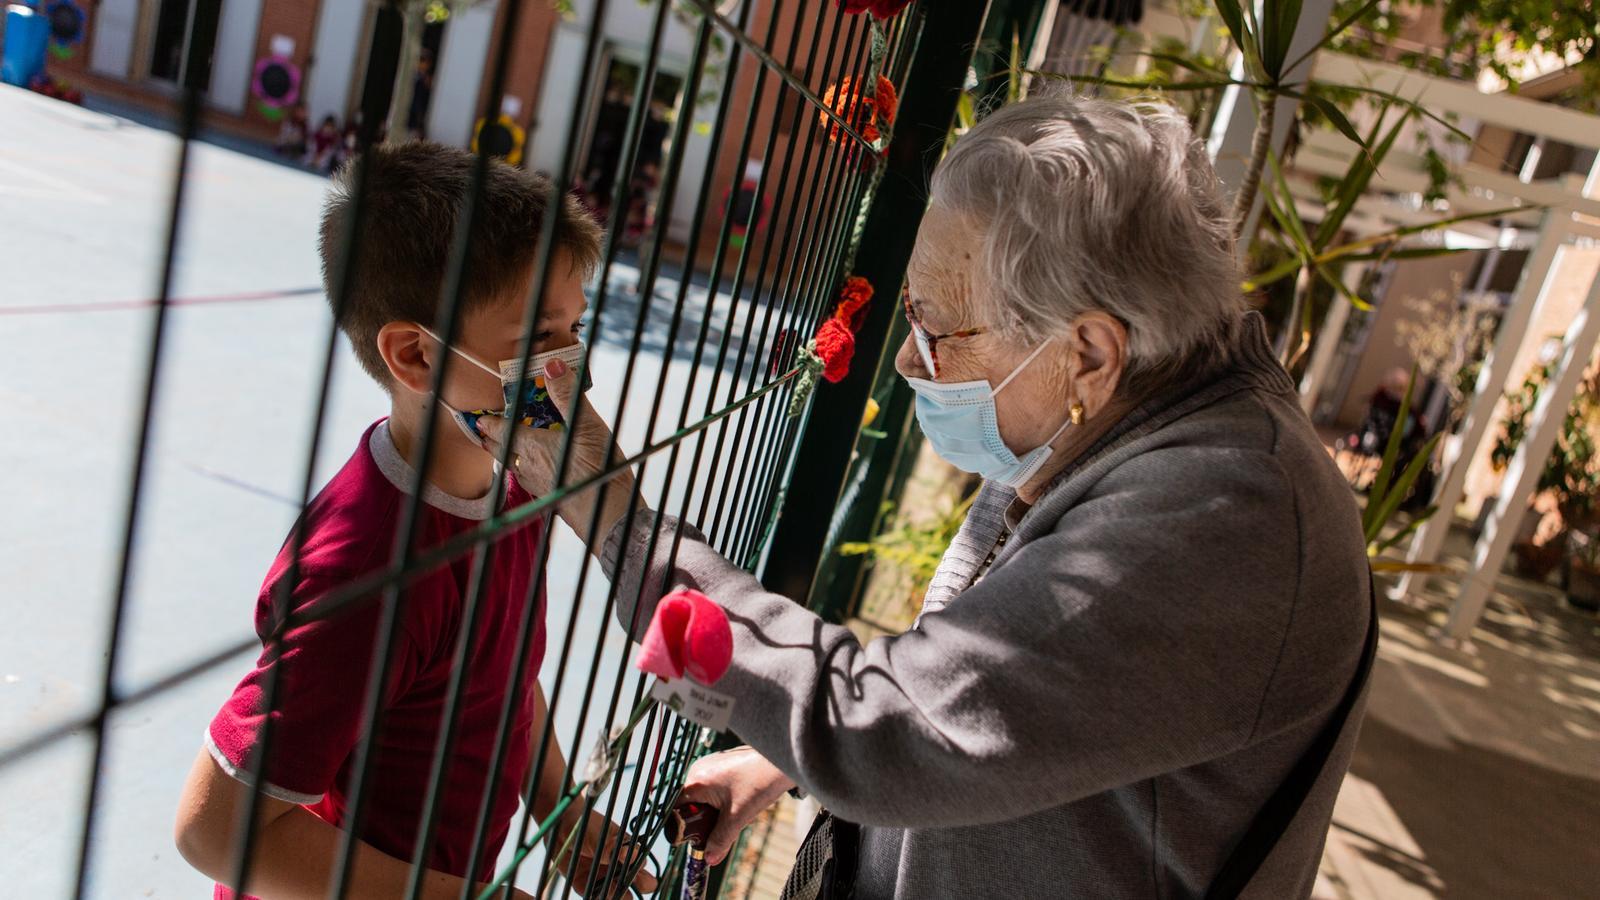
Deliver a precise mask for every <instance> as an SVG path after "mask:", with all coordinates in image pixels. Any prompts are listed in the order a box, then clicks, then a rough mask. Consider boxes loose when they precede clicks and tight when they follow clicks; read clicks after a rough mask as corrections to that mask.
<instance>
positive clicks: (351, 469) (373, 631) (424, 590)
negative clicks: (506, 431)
mask: <svg viewBox="0 0 1600 900" xmlns="http://www.w3.org/2000/svg"><path fill="white" fill-rule="evenodd" d="M411 478H412V469H411V467H410V466H409V465H408V464H407V463H406V462H405V461H404V460H403V459H402V458H401V457H400V454H399V453H398V451H396V449H395V446H394V442H393V440H392V439H391V438H390V437H389V433H388V423H387V421H386V420H381V421H379V422H377V423H375V424H374V425H373V426H372V427H370V428H368V429H367V432H366V434H365V435H364V436H363V438H362V442H361V447H360V448H358V449H357V450H356V452H355V455H353V456H352V457H351V458H350V461H349V462H347V463H345V465H344V468H342V469H341V470H340V471H339V473H338V474H337V475H335V476H334V478H333V480H332V481H330V482H329V483H328V485H327V486H326V487H324V488H323V489H322V491H321V492H320V493H319V494H317V497H316V499H315V500H313V501H312V502H311V504H310V506H309V508H308V509H307V510H306V513H305V517H304V521H305V523H306V535H305V541H304V547H303V549H302V551H301V557H300V570H299V575H298V578H297V583H296V584H295V587H294V590H293V593H292V595H291V599H290V602H289V605H290V607H292V608H293V609H294V610H297V611H299V610H308V609H309V610H313V611H314V610H315V609H316V607H317V604H318V603H319V602H322V601H323V600H324V599H325V598H326V597H327V595H328V594H329V593H330V592H331V591H334V590H336V589H338V588H339V587H341V586H342V585H345V584H347V583H349V582H350V581H351V580H352V579H354V578H357V577H360V576H362V575H365V574H368V573H370V572H372V571H373V570H374V569H378V568H381V567H383V566H385V565H387V564H388V563H389V562H390V560H391V558H392V555H393V548H394V540H395V529H396V528H397V527H398V523H399V520H400V517H401V515H402V513H403V511H404V507H403V504H404V503H405V502H406V492H407V491H408V490H409V489H410V486H411V481H410V479H411ZM529 499H530V498H529V495H528V494H527V493H526V492H525V491H523V490H522V489H521V488H519V487H517V486H516V483H515V481H512V482H511V484H510V485H508V490H507V492H506V499H505V506H506V507H511V506H516V505H518V504H521V503H525V502H527V501H528V500H529ZM423 500H424V503H422V504H421V505H420V506H419V508H418V511H417V516H418V518H417V527H416V535H417V537H416V542H415V543H414V545H413V546H414V547H416V548H419V549H426V548H428V547H432V546H436V545H438V544H439V543H440V542H442V541H444V540H446V539H447V538H449V537H451V536H453V535H455V534H458V533H460V532H462V531H465V530H467V529H470V528H473V527H474V526H476V525H477V524H478V521H479V520H482V519H484V518H487V516H486V512H487V505H488V501H487V499H482V500H477V501H471V500H463V499H460V498H457V497H451V496H449V495H447V494H444V493H443V492H441V491H438V490H437V489H436V488H433V487H432V486H431V485H430V486H428V487H427V488H426V490H425V491H424V495H423ZM541 525H542V523H541V522H540V521H538V520H537V519H536V520H535V521H534V522H532V523H530V524H529V525H527V526H525V527H521V528H517V529H515V530H513V531H510V532H509V533H505V534H502V535H501V536H500V537H499V538H498V539H497V540H496V541H495V542H494V544H493V552H492V554H491V556H490V558H489V568H488V571H487V572H486V573H485V574H486V576H487V577H486V579H485V583H484V587H483V592H482V594H481V596H480V597H479V600H478V603H479V607H478V622H477V627H476V629H475V632H476V633H475V634H474V635H473V636H472V646H471V651H470V652H469V653H468V654H467V663H468V665H469V666H470V667H471V668H470V670H469V675H468V681H467V684H466V691H465V693H464V694H463V696H462V702H461V704H460V706H459V707H458V709H457V715H458V724H457V726H456V738H455V744H454V747H453V750H452V753H451V756H450V760H449V764H448V766H447V768H446V771H445V778H446V782H445V784H446V787H445V790H444V793H443V794H442V795H441V798H440V802H439V807H438V808H439V814H438V824H437V825H436V826H435V829H434V843H433V849H432V851H431V852H430V854H429V856H428V866H429V868H433V869H438V870H440V871H443V872H449V873H451V874H454V875H460V876H465V875H466V874H467V854H468V853H469V852H471V843H472V835H473V829H474V828H475V827H476V825H477V819H478V813H479V810H480V809H481V804H482V803H483V798H484V787H485V781H486V780H487V778H488V774H489V766H490V763H491V761H492V760H491V758H490V757H491V754H492V752H493V750H494V740H495V734H496V729H497V728H498V726H499V721H500V712H501V708H502V704H503V703H504V702H505V690H506V685H507V683H508V682H509V681H510V680H511V676H512V674H513V669H514V667H515V653H516V644H517V639H518V636H519V630H520V625H521V613H522V609H523V604H524V603H526V602H527V601H528V600H529V591H528V588H529V584H530V581H531V580H532V579H534V578H536V577H537V576H538V575H539V574H540V573H538V571H537V569H538V543H539V533H540V529H541ZM290 553H291V548H290V547H289V546H288V545H287V543H286V544H285V546H284V547H283V548H282V549H281V550H279V551H278V558H277V560H276V561H275V562H274V563H273V565H272V568H271V570H270V571H268V573H267V578H266V581H265V582H264V583H263V584H262V586H261V593H260V595H259V596H258V597H257V600H256V611H255V621H256V632H257V633H258V634H260V635H261V636H262V638H263V642H265V639H266V638H267V636H268V635H270V634H271V633H272V630H273V601H272V597H273V594H274V592H275V591H276V590H277V587H278V584H279V582H280V581H281V580H282V579H283V578H285V577H286V576H287V575H288V569H289V563H290V559H289V556H290ZM472 560H473V554H472V553H471V552H468V553H466V554H463V555H462V556H460V557H458V558H457V559H454V560H452V561H450V562H448V563H443V564H441V565H440V566H439V568H437V569H434V570H432V571H430V572H426V573H423V574H421V575H420V576H418V577H417V579H416V580H415V581H413V582H411V584H410V585H409V586H408V587H407V588H406V590H405V591H404V593H403V594H402V595H401V598H400V606H399V613H398V615H399V618H398V621H397V622H396V627H397V632H396V641H395V644H394V650H393V652H392V656H391V659H390V668H389V678H388V682H387V684H386V686H385V689H384V694H383V709H384V712H383V722H382V728H381V731H380V733H379V735H378V738H377V743H376V744H375V745H374V748H373V753H372V759H371V763H370V764H369V774H368V778H367V789H366V801H365V804H364V805H365V806H366V809H365V811H364V812H363V814H362V829H361V838H362V840H364V841H366V842H367V843H369V844H371V845H372V846H374V847H376V848H377V849H379V850H381V851H383V852H385V853H388V854H390V855H392V856H396V857H399V858H400V859H404V860H407V861H409V860H410V859H411V855H412V851H413V849H414V847H415V845H416V837H417V826H418V820H419V819H420V817H421V814H422V805H423V803H424V801H425V798H426V796H427V786H428V776H429V774H430V772H431V767H432V765H433V755H434V749H435V742H436V741H437V739H438V736H439V729H440V720H441V719H442V717H443V715H444V706H445V701H446V697H447V693H448V687H449V683H450V664H451V659H452V657H453V654H454V652H455V643H456V637H457V635H458V634H459V633H460V630H461V624H462V620H463V615H464V612H465V603H466V593H467V581H468V578H469V573H470V572H471V569H472ZM533 602H535V603H536V604H537V608H536V611H535V625H534V633H533V637H532V641H531V643H530V645H529V647H528V649H527V653H528V662H527V665H526V667H525V668H524V674H523V677H522V682H521V683H520V684H518V685H517V686H516V690H517V692H518V693H517V703H516V706H515V708H514V715H515V721H514V722H513V723H512V725H511V729H510V731H509V732H508V734H507V736H506V748H505V763H504V765H503V767H502V768H501V772H500V777H499V780H498V782H497V783H496V784H495V785H493V796H494V807H493V811H492V813H491V815H490V819H489V830H488V833H487V834H486V836H485V837H486V840H485V843H484V845H483V848H482V853H481V854H480V857H479V863H480V864H479V866H478V870H477V874H478V877H479V878H484V877H486V876H487V874H488V873H489V872H490V871H491V868H492V866H493V864H494V860H495V857H496V855H497V854H498V852H499V849H500V845H501V844H502V843H503V842H504V840H505V838H506V834H507V832H508V831H509V829H510V822H511V817H512V816H513V814H514V813H515V812H516V808H517V797H518V792H519V789H520V787H521V786H522V785H523V783H524V778H525V776H526V773H527V769H528V767H529V765H530V764H531V762H532V760H531V759H530V747H531V745H532V742H533V738H532V729H533V726H534V722H533V715H534V691H535V688H536V687H537V684H538V677H539V664H540V662H541V661H542V660H543V658H544V649H545V628H544V588H543V583H542V578H541V579H540V582H539V584H538V588H537V593H536V594H535V595H534V598H533ZM381 607H382V603H381V602H380V600H379V598H377V597H374V598H372V599H371V600H366V599H363V600H358V601H356V602H355V603H354V604H352V605H351V606H348V607H346V608H345V610H344V611H343V612H342V614H340V615H336V616H333V617H331V618H328V619H326V620H315V621H311V622H309V623H307V624H304V625H300V626H297V627H295V628H292V629H290V630H289V632H288V633H287V635H286V636H285V647H284V652H283V653H282V655H281V656H280V657H279V658H278V659H277V660H276V661H275V662H274V661H273V660H272V659H271V658H270V654H269V653H268V652H267V651H266V649H265V648H264V649H263V652H262V655H261V657H260V658H259V659H258V660H257V662H256V668H255V670H254V671H252V672H251V673H250V674H248V675H246V676H245V678H244V680H242V681H240V682H239V685H238V687H236V688H235V689H234V692H233V695H232V696H231V697H229V698H228V701H227V702H226V703H225V704H223V707H222V709H221V710H220V711H219V712H218V713H217V715H216V717H215V718H214V719H212V721H211V726H210V728H209V729H207V734H206V745H207V747H208V748H209V749H210V751H211V755H212V756H213V757H214V758H215V759H216V761H217V763H218V764H219V765H221V766H222V768H223V769H225V770H226V771H228V772H229V773H230V774H232V775H234V776H235V777H238V778H240V779H241V780H249V777H250V776H249V772H250V769H249V763H250V762H251V758H250V757H251V751H252V749H253V748H254V747H255V746H256V741H257V738H258V736H259V734H260V729H261V726H262V723H263V720H264V716H263V715H262V705H263V699H264V698H263V691H264V689H265V684H266V679H267V673H268V671H269V670H270V669H271V668H272V667H273V666H277V667H278V668H279V669H280V672H279V676H278V685H277V697H276V702H275V703H274V704H273V706H274V710H273V713H272V722H273V725H272V734H271V739H270V740H271V743H270V746H269V747H268V757H269V758H268V760H267V765H266V769H265V773H264V779H263V780H264V784H263V785H262V787H261V790H262V791H263V792H264V793H266V794H268V795H270V796H273V797H277V798H280V799H283V800H287V801H290V802H292V803H299V804H301V805H303V806H305V807H306V808H307V809H309V810H310V811H311V812H312V813H314V814H316V815H317V816H318V817H320V818H322V819H324V820H325V821H328V822H331V823H333V824H334V825H339V826H341V827H343V819H344V813H345V808H346V797H347V795H348V793H349V791H350V790H351V789H352V785H351V784H350V783H349V782H350V779H351V777H352V775H353V770H354V768H355V765H356V752H357V744H358V742H359V740H360V737H361V735H362V733H363V731H364V721H363V718H364V716H363V713H364V704H365V699H366V692H367V680H368V675H369V674H370V672H371V670H372V661H373V651H374V648H375V647H376V644H377V640H378V623H379V620H380V618H381ZM215 897H218V898H231V897H233V893H232V891H230V890H228V889H227V888H225V887H223V886H222V885H218V886H217V888H216V891H215Z"/></svg>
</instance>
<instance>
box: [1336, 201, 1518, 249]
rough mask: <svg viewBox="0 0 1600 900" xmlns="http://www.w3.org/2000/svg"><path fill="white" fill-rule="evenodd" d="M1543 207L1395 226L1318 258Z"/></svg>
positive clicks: (1478, 213)
mask: <svg viewBox="0 0 1600 900" xmlns="http://www.w3.org/2000/svg"><path fill="white" fill-rule="evenodd" d="M1543 208H1544V207H1542V206H1536V205H1529V206H1503V207H1500V208H1499V209H1486V210H1483V211H1482V212H1473V213H1462V214H1461V215H1459V216H1450V217H1449V218H1445V219H1437V220H1435V221H1432V222H1424V223H1422V224H1420V225H1406V226H1404V227H1402V228H1395V229H1393V230H1390V231H1385V232H1384V233H1382V234H1374V235H1369V236H1367V237H1364V238H1361V239H1360V240H1356V241H1351V242H1350V243H1348V244H1341V245H1339V246H1338V247H1335V248H1333V249H1331V250H1325V251H1323V252H1322V253H1319V254H1317V258H1318V259H1319V260H1323V261H1327V260H1332V259H1337V258H1339V257H1348V256H1351V255H1352V254H1354V253H1357V252H1360V251H1362V250H1365V249H1367V248H1368V247H1375V246H1378V245H1380V244H1386V243H1390V242H1393V241H1397V240H1399V239H1400V238H1403V237H1408V236H1410V235H1413V234H1422V233H1423V232H1427V231H1437V230H1439V229H1441V228H1447V227H1449V226H1451V225H1454V224H1456V223H1457V222H1471V221H1476V220H1478V219H1496V218H1499V217H1501V216H1506V215H1510V214H1512V213H1519V212H1529V211H1531V210H1538V209H1543Z"/></svg>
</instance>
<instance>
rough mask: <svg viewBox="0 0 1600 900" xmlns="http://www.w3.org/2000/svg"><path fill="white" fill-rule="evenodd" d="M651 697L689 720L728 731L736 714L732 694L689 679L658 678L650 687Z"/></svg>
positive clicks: (713, 728)
mask: <svg viewBox="0 0 1600 900" xmlns="http://www.w3.org/2000/svg"><path fill="white" fill-rule="evenodd" d="M650 696H652V697H654V698H656V699H657V700H659V701H661V702H662V704H664V705H665V706H666V707H667V708H668V709H670V710H672V711H673V712H675V713H677V714H678V715H680V716H683V717H684V718H685V719H688V720H689V721H691V722H693V723H695V724H696V725H702V726H704V727H706V728H709V729H711V730H712V731H726V730H728V720H729V719H730V718H732V717H733V698H732V697H729V696H728V695H727V694H719V693H717V692H716V691H713V690H712V689H710V688H708V687H706V686H705V685H703V684H696V683H695V682H694V681H692V680H690V679H688V678H674V679H672V680H670V681H662V680H659V679H658V680H657V681H656V683H655V684H654V685H652V686H651V688H650Z"/></svg>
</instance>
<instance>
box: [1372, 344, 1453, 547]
mask: <svg viewBox="0 0 1600 900" xmlns="http://www.w3.org/2000/svg"><path fill="white" fill-rule="evenodd" d="M1416 385H1417V370H1416V369H1415V368H1413V369H1412V370H1411V380H1410V381H1408V382H1407V383H1406V394H1405V397H1404V398H1403V399H1402V400H1401V401H1400V413H1399V415H1398V416H1396V417H1395V427H1394V428H1393V429H1391V430H1390V431H1389V443H1388V446H1386V447H1384V448H1383V462H1382V464H1381V465H1380V466H1379V467H1378V474H1377V475H1376V476H1375V477H1374V478H1373V479H1372V487H1371V488H1369V489H1368V491H1367V507H1366V509H1364V510H1362V511H1361V530H1362V533H1363V534H1364V535H1365V536H1366V540H1367V556H1368V557H1369V558H1372V557H1376V556H1378V555H1379V554H1381V553H1383V551H1385V550H1387V549H1389V548H1390V547H1393V546H1394V545H1395V544H1398V543H1400V541H1402V540H1404V539H1405V538H1406V537H1407V536H1408V535H1410V534H1411V532H1413V531H1415V530H1416V529H1417V526H1419V525H1421V524H1422V523H1423V522H1425V521H1427V520H1428V519H1429V518H1430V517H1432V516H1433V514H1434V513H1436V512H1438V507H1436V506H1430V507H1428V508H1427V509H1425V510H1423V511H1422V512H1420V513H1418V514H1417V515H1415V516H1413V517H1412V519H1411V521H1410V522H1407V523H1406V524H1405V525H1404V526H1403V527H1402V528H1400V529H1399V530H1398V531H1396V532H1395V533H1394V534H1392V535H1390V536H1388V537H1387V538H1385V537H1383V529H1384V527H1385V526H1387V525H1388V524H1389V520H1390V519H1392V518H1394V515H1395V513H1396V512H1398V511H1399V509H1400V504H1401V503H1403V502H1405V499H1406V496H1407V495H1409V494H1410V493H1411V488H1412V486H1413V485H1415V484H1416V481H1417V478H1418V476H1420V475H1421V474H1422V470H1423V469H1424V468H1426V467H1427V466H1428V465H1429V463H1430V462H1431V461H1432V459H1433V449H1434V447H1436V446H1438V444H1439V439H1440V438H1441V437H1444V434H1443V433H1442V432H1441V433H1439V434H1435V435H1434V436H1433V437H1431V438H1429V439H1428V442H1427V443H1426V444H1424V445H1423V446H1422V449H1421V450H1420V451H1418V453H1417V455H1416V456H1414V457H1413V458H1412V459H1411V462H1410V463H1409V464H1408V465H1407V466H1406V467H1405V470H1404V471H1401V472H1399V474H1398V475H1397V474H1396V471H1395V470H1396V469H1397V468H1398V466H1399V461H1400V443H1401V440H1402V438H1403V437H1404V434H1405V430H1406V429H1405V428H1404V423H1405V422H1408V421H1410V418H1411V394H1412V391H1413V390H1414V389H1415V388H1416ZM1385 568H1386V569H1388V570H1391V571H1392V570H1394V568H1395V566H1387V567H1385Z"/></svg>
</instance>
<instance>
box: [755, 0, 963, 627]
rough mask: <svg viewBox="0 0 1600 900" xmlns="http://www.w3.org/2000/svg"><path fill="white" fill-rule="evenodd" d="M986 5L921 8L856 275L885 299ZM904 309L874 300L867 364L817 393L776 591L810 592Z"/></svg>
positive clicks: (775, 542) (776, 567)
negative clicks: (894, 325) (822, 408)
mask: <svg viewBox="0 0 1600 900" xmlns="http://www.w3.org/2000/svg"><path fill="white" fill-rule="evenodd" d="M987 12H988V2H987V0H983V2H974V3H963V4H953V5H951V6H946V7H941V8H940V9H939V12H938V14H937V15H930V14H929V10H928V8H927V7H926V6H919V7H918V9H917V12H916V14H917V15H918V16H920V17H922V22H921V35H920V38H919V44H918V47H917V52H916V54H915V56H914V57H913V59H912V61H911V67H910V70H909V71H908V73H907V76H906V91H905V96H904V97H903V98H902V102H901V106H900V111H899V114H898V116H897V117H896V122H895V131H894V139H893V140H892V141H891V142H890V144H889V147H888V148H887V150H886V153H885V156H886V158H885V162H886V164H887V167H886V169H885V171H884V175H883V178H882V180H881V182H880V183H879V187H878V194H877V196H875V197H874V198H873V202H872V208H871V210H870V211H869V212H868V214H867V220H866V225H865V227H864V228H863V230H862V237H861V242H862V245H863V246H868V247H871V248H873V252H872V253H871V254H868V255H866V256H864V257H862V258H861V259H859V260H857V264H856V274H858V275H861V276H863V277H865V278H866V279H867V280H868V281H870V282H871V283H872V286H873V288H874V291H875V293H876V294H877V296H880V297H884V298H893V297H894V296H895V294H896V292H897V291H898V290H899V287H900V282H901V279H902V277H903V276H904V273H905V268H906V264H907V262H908V261H909V260H910V258H911V247H912V244H913V243H914V241H915V238H916V227H915V226H916V223H918V222H920V221H921V220H922V214H923V212H924V210H925V209H926V207H927V202H928V196H927V184H928V180H929V178H930V177H931V175H932V172H933V166H934V164H935V163H936V162H937V161H938V154H939V150H940V148H942V147H943V146H944V142H945V138H946V137H947V136H948V135H949V131H950V122H951V120H952V119H953V118H954V116H955V108H956V101H957V99H958V98H959V96H960V93H961V88H962V84H963V83H964V82H965V80H966V76H967V68H968V66H969V65H970V64H971V61H972V54H973V45H974V40H975V36H976V35H978V34H979V33H980V32H981V30H982V26H983V21H984V17H985V15H986V14H987ZM899 314H900V310H899V307H898V305H897V304H896V303H894V302H886V303H885V302H880V303H874V304H872V305H871V306H870V307H869V308H868V312H867V316H866V319H865V321H864V322H863V323H862V326H861V330H860V331H859V332H858V333H857V335H856V348H857V349H856V352H857V354H859V355H860V357H861V359H862V361H863V362H862V363H860V364H858V365H857V367H855V368H854V369H853V370H852V371H851V372H850V374H848V375H846V376H845V378H844V380H843V381H840V382H839V383H838V384H830V383H826V382H824V383H822V384H821V385H819V386H818V388H817V391H816V393H815V394H814V395H813V396H812V402H813V403H814V404H818V405H826V406H827V407H829V408H830V409H831V410H832V414H830V415H827V416H815V417H811V418H809V419H808V420H807V423H806V429H805V431H804V433H803V434H802V435H801V437H800V442H799V446H798V449H797V451H796V455H797V458H800V459H804V460H806V461H807V464H806V466H805V467H804V468H803V469H800V470H797V471H796V472H795V477H794V481H793V482H792V483H791V484H790V485H789V488H788V490H787V492H786V493H785V495H784V501H783V504H782V506H781V511H780V513H779V516H778V520H777V526H776V528H774V530H773V535H772V542H771V549H770V554H769V556H768V558H767V561H766V565H765V566H763V569H762V573H761V574H762V581H763V583H764V584H765V585H766V587H767V589H768V590H771V591H773V592H775V593H779V594H783V595H785V596H789V597H800V598H805V597H808V596H809V595H810V592H811V586H812V582H813V580H814V577H815V575H816V564H817V562H818V561H819V560H820V559H821V558H822V556H823V554H824V553H825V552H827V547H826V544H827V535H828V527H829V525H830V524H831V523H832V521H833V510H834V506H835V504H836V503H837V500H838V498H839V493H840V487H841V486H842V484H843V481H844V477H845V473H846V472H847V470H848V468H849V464H850V454H851V451H852V450H853V448H854V446H855V439H856V435H857V433H858V432H859V431H860V427H859V426H860V416H859V412H860V410H861V409H862V408H863V406H864V405H865V404H866V400H867V396H868V393H869V391H870V390H871V387H872V380H873V377H874V376H875V374H876V369H877V367H876V366H869V365H866V364H865V360H868V359H877V360H879V365H882V361H881V360H882V358H883V357H884V351H885V349H886V346H885V345H886V343H887V339H888V335H889V323H890V320H891V319H892V318H893V317H894V316H897V315H899ZM891 359H892V357H891Z"/></svg>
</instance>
